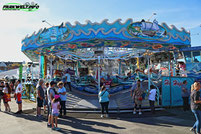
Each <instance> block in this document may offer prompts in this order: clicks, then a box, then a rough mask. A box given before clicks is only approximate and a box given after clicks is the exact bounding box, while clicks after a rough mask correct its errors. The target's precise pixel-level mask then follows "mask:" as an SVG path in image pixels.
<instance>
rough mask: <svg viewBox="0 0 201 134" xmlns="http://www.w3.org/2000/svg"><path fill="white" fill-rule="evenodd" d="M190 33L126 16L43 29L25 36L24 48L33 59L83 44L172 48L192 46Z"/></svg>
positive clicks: (83, 46)
mask: <svg viewBox="0 0 201 134" xmlns="http://www.w3.org/2000/svg"><path fill="white" fill-rule="evenodd" d="M190 44H191V41H190V33H189V32H187V31H186V30H185V29H184V28H181V30H178V29H177V28H176V27H175V26H174V25H171V27H169V26H168V25H167V24H166V23H162V24H161V25H159V24H158V22H157V21H156V20H154V21H153V22H146V21H144V20H142V21H139V22H133V20H132V19H127V20H126V21H125V22H124V23H121V19H117V20H116V21H114V22H113V23H108V20H107V19H105V20H103V21H102V22H101V23H97V22H94V23H92V22H91V21H87V23H86V24H80V23H79V22H76V23H75V25H71V24H70V23H69V22H67V23H65V24H64V23H62V24H61V25H59V26H53V27H50V28H44V29H40V30H39V31H38V32H37V33H35V32H34V33H33V34H32V35H31V36H29V37H28V36H27V37H25V39H23V40H22V48H21V50H22V52H24V53H25V54H26V55H27V56H28V57H29V58H30V59H31V60H32V61H38V59H39V58H38V55H40V54H47V55H48V54H54V53H57V52H63V51H69V52H70V51H75V50H76V49H82V48H96V47H118V48H139V49H149V50H157V51H158V50H159V51H161V50H173V49H180V48H184V47H189V46H190Z"/></svg>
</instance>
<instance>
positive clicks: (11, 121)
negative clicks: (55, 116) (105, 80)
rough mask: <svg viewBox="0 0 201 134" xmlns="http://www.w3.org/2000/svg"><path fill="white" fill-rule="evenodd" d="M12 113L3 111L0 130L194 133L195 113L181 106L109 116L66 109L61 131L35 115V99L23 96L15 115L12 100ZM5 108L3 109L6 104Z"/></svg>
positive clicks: (18, 133)
mask: <svg viewBox="0 0 201 134" xmlns="http://www.w3.org/2000/svg"><path fill="white" fill-rule="evenodd" d="M10 106H11V110H12V112H11V113H6V112H0V134H38V133H41V134H56V133H66V134H68V133H69V134H71V133H72V134H94V133H110V134H191V133H192V132H190V131H189V129H190V128H191V126H192V125H193V123H194V117H193V114H192V113H191V112H190V111H187V112H183V111H182V110H181V109H166V110H163V111H157V112H156V114H155V115H152V114H150V113H149V112H143V115H141V116H139V115H133V114H132V113H119V114H111V115H110V118H103V119H102V118H100V114H97V113H67V116H66V117H64V118H62V119H59V125H58V126H59V127H60V128H61V130H60V131H53V130H51V129H50V128H47V126H46V125H47V121H46V118H45V115H44V118H43V119H38V118H36V116H35V106H36V104H35V103H30V102H27V101H24V100H23V114H21V115H16V114H14V112H16V111H17V105H16V103H15V102H14V100H12V102H11V103H10ZM1 107H2V110H4V108H3V106H1Z"/></svg>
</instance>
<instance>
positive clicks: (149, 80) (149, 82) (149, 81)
mask: <svg viewBox="0 0 201 134" xmlns="http://www.w3.org/2000/svg"><path fill="white" fill-rule="evenodd" d="M147 58H148V89H149V90H150V85H151V76H150V67H149V66H150V65H149V64H150V63H149V62H150V57H149V56H147Z"/></svg>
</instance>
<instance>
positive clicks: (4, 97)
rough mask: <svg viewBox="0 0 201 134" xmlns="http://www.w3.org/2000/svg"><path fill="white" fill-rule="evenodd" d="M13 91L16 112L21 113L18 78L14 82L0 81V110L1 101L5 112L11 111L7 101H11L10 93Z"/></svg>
mask: <svg viewBox="0 0 201 134" xmlns="http://www.w3.org/2000/svg"><path fill="white" fill-rule="evenodd" d="M12 93H14V97H15V99H16V103H17V104H18V111H17V112H16V114H19V113H22V96H21V95H22V84H21V81H20V80H18V81H17V82H16V83H15V82H13V81H11V82H6V81H1V84H0V111H1V102H2V101H3V103H4V106H5V112H11V108H10V105H9V102H10V101H11V94H12Z"/></svg>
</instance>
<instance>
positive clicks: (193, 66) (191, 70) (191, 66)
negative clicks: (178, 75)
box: [186, 63, 201, 80]
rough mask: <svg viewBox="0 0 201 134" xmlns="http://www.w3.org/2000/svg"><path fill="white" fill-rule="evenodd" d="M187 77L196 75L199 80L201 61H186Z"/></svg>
mask: <svg viewBox="0 0 201 134" xmlns="http://www.w3.org/2000/svg"><path fill="white" fill-rule="evenodd" d="M186 71H187V75H188V77H196V78H197V79H199V80H201V63H186Z"/></svg>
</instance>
